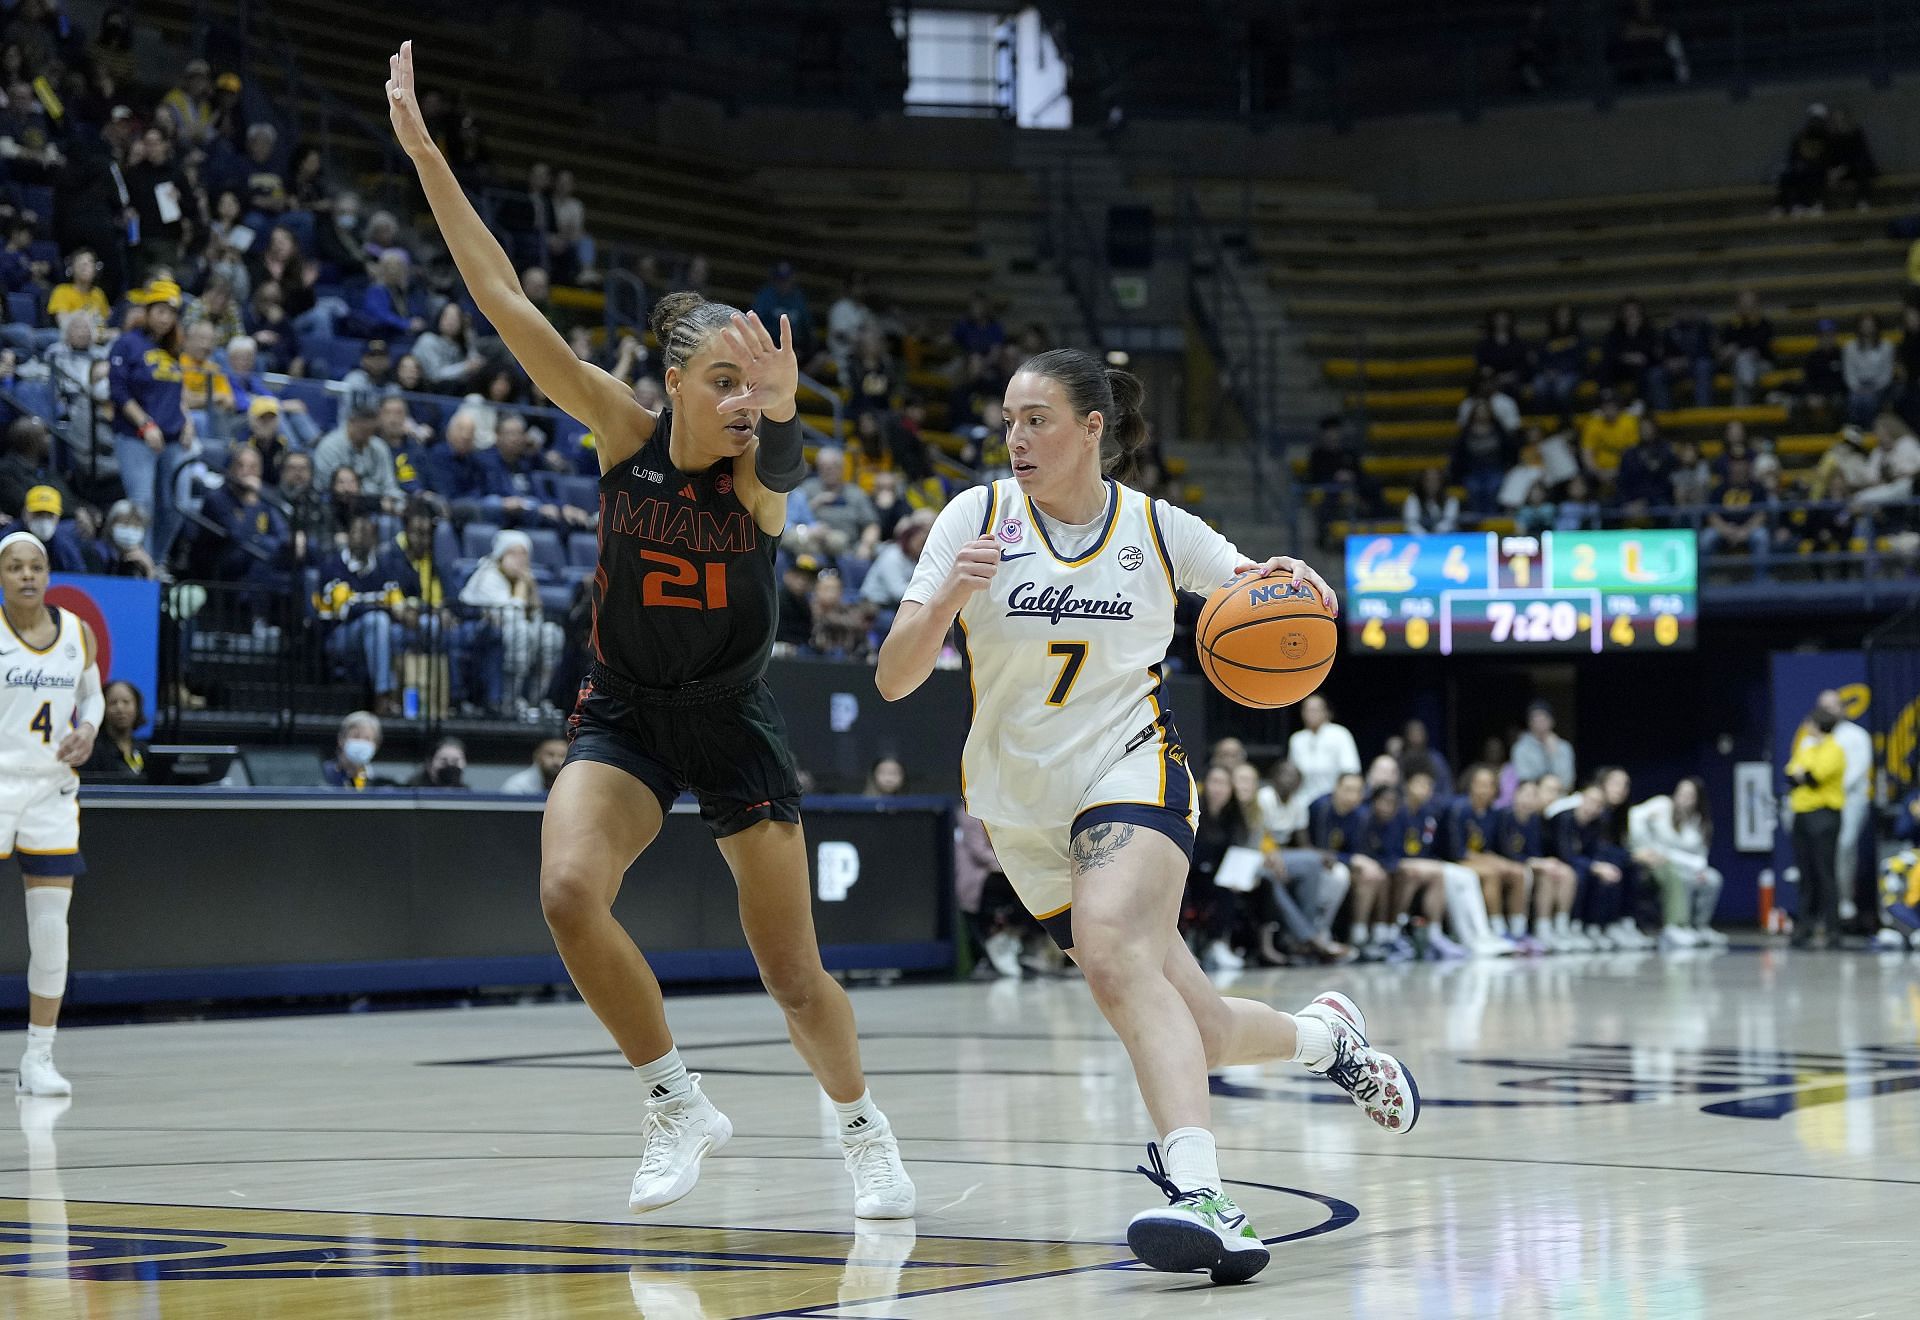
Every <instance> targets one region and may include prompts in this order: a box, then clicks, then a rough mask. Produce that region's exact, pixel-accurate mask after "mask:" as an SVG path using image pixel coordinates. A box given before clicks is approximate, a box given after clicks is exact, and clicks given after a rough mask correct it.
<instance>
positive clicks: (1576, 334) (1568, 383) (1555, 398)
mask: <svg viewBox="0 0 1920 1320" xmlns="http://www.w3.org/2000/svg"><path fill="white" fill-rule="evenodd" d="M1589 351H1590V350H1589V348H1588V345H1587V336H1586V333H1585V332H1584V331H1583V330H1582V329H1581V328H1580V315H1579V313H1578V312H1576V311H1574V309H1573V304H1572V303H1561V304H1560V305H1559V306H1558V307H1556V308H1554V309H1553V314H1552V316H1550V317H1549V318H1548V320H1547V335H1546V338H1545V339H1543V340H1542V341H1541V342H1540V349H1539V352H1538V353H1537V354H1536V356H1535V363H1536V366H1537V367H1538V370H1537V371H1536V372H1535V373H1534V377H1533V397H1534V400H1535V402H1536V403H1539V404H1542V405H1546V406H1550V407H1551V408H1552V409H1553V410H1554V412H1555V413H1557V414H1558V415H1559V416H1561V417H1571V416H1572V415H1573V399H1574V394H1575V392H1576V391H1578V390H1579V388H1580V383H1581V382H1582V381H1584V380H1585V379H1586V378H1587V357H1588V354H1589Z"/></svg>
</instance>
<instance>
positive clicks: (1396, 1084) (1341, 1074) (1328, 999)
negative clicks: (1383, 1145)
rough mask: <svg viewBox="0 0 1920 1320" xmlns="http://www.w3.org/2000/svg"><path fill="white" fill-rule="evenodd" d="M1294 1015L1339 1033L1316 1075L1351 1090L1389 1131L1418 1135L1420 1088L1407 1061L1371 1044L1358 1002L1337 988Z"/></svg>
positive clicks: (1362, 1107) (1364, 1110)
mask: <svg viewBox="0 0 1920 1320" xmlns="http://www.w3.org/2000/svg"><path fill="white" fill-rule="evenodd" d="M1294 1016H1295V1017H1304V1018H1316V1019H1318V1020H1319V1021H1321V1022H1324V1023H1326V1024H1327V1029H1328V1030H1329V1031H1331V1032H1332V1033H1333V1056H1332V1058H1331V1059H1329V1060H1328V1061H1327V1062H1326V1063H1325V1064H1324V1065H1323V1066H1322V1067H1319V1068H1314V1069H1312V1070H1311V1071H1313V1072H1317V1073H1319V1074H1320V1075H1321V1076H1322V1077H1325V1078H1326V1079H1327V1080H1328V1081H1330V1082H1332V1083H1333V1084H1334V1085H1335V1086H1337V1087H1339V1088H1340V1089H1341V1090H1343V1091H1345V1092H1346V1093H1347V1095H1348V1096H1349V1097H1350V1098H1351V1099H1352V1100H1353V1103H1354V1104H1356V1105H1358V1106H1359V1107H1360V1110H1361V1112H1362V1113H1364V1114H1366V1116H1367V1117H1368V1118H1370V1119H1372V1120H1373V1121H1374V1122H1376V1123H1378V1124H1379V1125H1380V1126H1381V1127H1383V1128H1385V1129H1386V1130H1387V1131H1389V1132H1395V1133H1402V1134H1404V1133H1408V1132H1411V1131H1413V1125H1414V1124H1415V1123H1418V1122H1419V1121H1420V1088H1419V1086H1418V1085H1417V1084H1415V1082H1414V1080H1413V1074H1412V1073H1411V1072H1410V1071H1408V1069H1407V1066H1406V1065H1405V1064H1404V1063H1401V1062H1400V1060H1398V1059H1396V1058H1394V1057H1393V1056H1392V1055H1391V1054H1388V1053H1387V1052H1386V1051H1384V1050H1376V1049H1375V1048H1373V1046H1371V1045H1369V1044H1368V1043H1367V1019H1366V1018H1365V1017H1364V1016H1363V1015H1362V1014H1361V1012H1360V1008H1359V1006H1358V1005H1357V1004H1355V1003H1354V1002H1353V1001H1352V1000H1351V999H1349V998H1347V997H1346V996H1345V995H1343V994H1341V993H1340V992H1339V991H1337V990H1327V991H1324V992H1322V993H1321V994H1318V995H1316V996H1314V1000H1313V1002H1312V1003H1311V1004H1308V1005H1307V1006H1306V1007H1305V1008H1303V1009H1300V1010H1299V1011H1298V1012H1296V1013H1295V1014H1294Z"/></svg>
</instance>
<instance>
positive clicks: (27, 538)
mask: <svg viewBox="0 0 1920 1320" xmlns="http://www.w3.org/2000/svg"><path fill="white" fill-rule="evenodd" d="M14 544H24V545H30V546H32V547H33V548H34V549H35V550H38V551H39V552H40V557H41V558H42V559H45V558H46V557H47V547H46V546H44V545H42V544H41V542H40V538H39V537H37V536H35V535H34V534H33V533H32V532H8V533H7V534H6V535H5V536H0V556H5V554H6V553H7V547H8V546H10V545H14Z"/></svg>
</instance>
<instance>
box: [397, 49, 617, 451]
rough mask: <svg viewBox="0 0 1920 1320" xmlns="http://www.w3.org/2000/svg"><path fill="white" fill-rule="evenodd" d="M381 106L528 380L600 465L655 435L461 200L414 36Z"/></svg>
mask: <svg viewBox="0 0 1920 1320" xmlns="http://www.w3.org/2000/svg"><path fill="white" fill-rule="evenodd" d="M387 108H388V111H389V112H390V114H391V116H392V119H393V132H394V136H395V137H397V138H398V139H399V140H400V146H401V147H402V149H404V150H405V151H406V153H407V156H408V158H409V159H411V160H412V161H413V165H414V168H415V169H416V170H418V171H419V173H420V187H421V189H422V191H424V192H425V193H426V195H427V205H428V206H430V207H432V208H433V218H434V220H435V222H436V223H438V224H439V226H440V236H441V238H442V239H443V240H445V242H446V245H447V250H448V251H449V252H451V253H452V254H453V263H454V265H456V266H458V267H459V268H460V278H461V279H462V280H464V281H465V282H466V286H467V291H468V292H469V293H471V294H472V295H473V300H474V302H475V303H476V304H478V305H479V308H480V310H481V311H482V312H483V313H485V314H486V318H487V320H489V321H491V322H492V323H493V328H494V329H495V330H496V331H497V332H498V333H499V335H500V339H501V341H502V342H503V343H505V344H506V346H507V349H508V351H509V352H511V353H512V354H513V356H514V358H515V360H516V361H518V362H519V363H520V365H521V367H523V368H524V369H525V370H526V373H527V375H528V376H529V377H531V378H532V380H533V383H534V384H536V385H538V386H539V387H540V389H541V391H542V392H543V393H544V394H545V395H546V396H547V397H548V398H549V399H552V400H553V401H554V403H555V404H556V405H558V406H559V407H560V408H561V409H562V410H564V411H565V412H567V413H568V414H570V415H571V416H573V417H575V418H577V419H579V420H580V421H581V422H584V423H585V424H586V425H587V426H588V427H590V428H592V430H593V434H594V439H595V450H596V452H598V454H599V456H600V470H601V471H602V472H605V471H607V470H608V469H609V468H612V467H615V466H617V465H619V464H621V463H624V462H626V461H627V459H629V458H631V457H632V456H633V455H634V453H635V452H636V451H637V450H638V449H639V448H640V446H641V445H643V444H645V443H646V441H647V439H648V437H650V436H651V435H652V434H653V414H652V413H650V412H648V411H647V410H646V409H645V408H642V407H641V406H640V405H639V404H638V403H637V402H635V401H634V397H633V392H632V391H631V390H630V389H628V388H627V387H626V386H625V385H623V384H621V383H620V382H619V381H618V380H617V379H615V378H614V377H613V376H612V375H610V374H608V373H607V372H605V371H602V370H601V369H600V368H599V367H596V366H594V365H593V364H591V363H588V362H582V361H580V359H578V358H576V357H575V356H574V355H573V350H572V349H570V348H568V347H567V341H566V340H564V339H562V338H561V337H560V333H559V331H557V330H555V329H554V328H553V327H552V326H551V325H549V324H547V318H546V317H544V316H542V315H541V314H540V309H539V308H537V307H535V306H534V305H533V303H532V302H531V301H530V300H529V299H528V298H527V295H526V292H525V291H524V290H523V289H521V287H520V278H519V276H517V275H516V274H514V270H513V263H512V262H511V261H509V260H508V259H507V254H506V252H505V250H504V249H502V248H501V246H500V244H499V241H498V240H496V239H495V238H494V236H493V235H492V234H491V233H490V232H488V230H487V226H486V222H485V221H483V220H482V219H481V218H480V214H479V212H477V211H475V210H474V209H473V204H472V203H471V202H469V201H468V200H467V195H466V193H464V192H463V191H461V188H460V184H459V182H458V181H457V180H456V179H455V178H454V177H453V171H452V169H450V168H449V167H448V165H447V161H446V157H444V156H442V155H441V154H440V148H439V147H437V146H435V145H434V142H433V139H432V138H431V137H429V136H427V124H426V120H425V118H424V117H423V116H422V115H421V113H420V102H419V100H418V99H417V98H416V97H415V95H414V88H413V43H412V42H411V41H408V42H405V43H403V44H402V45H401V47H400V53H399V54H397V55H395V56H393V57H392V58H390V59H389V60H388V61H387Z"/></svg>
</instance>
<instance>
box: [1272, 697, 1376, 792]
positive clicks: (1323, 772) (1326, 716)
mask: <svg viewBox="0 0 1920 1320" xmlns="http://www.w3.org/2000/svg"><path fill="white" fill-rule="evenodd" d="M1300 723H1301V726H1302V727H1300V728H1298V729H1295V730H1294V732H1293V736H1292V737H1290V738H1289V739H1287V759H1288V760H1289V761H1291V762H1293V764H1294V767H1295V768H1296V769H1298V770H1299V771H1300V781H1301V784H1302V789H1301V791H1302V792H1304V793H1306V794H1307V800H1308V801H1309V802H1311V801H1313V800H1314V799H1315V798H1318V797H1320V796H1321V795H1322V794H1324V793H1331V792H1332V791H1333V786H1334V784H1335V782H1337V781H1338V780H1339V778H1340V776H1341V775H1343V774H1355V775H1357V774H1359V773H1360V749H1359V748H1358V747H1357V746H1355V745H1354V741H1353V734H1352V733H1351V732H1349V731H1348V730H1347V729H1346V727H1345V726H1344V725H1339V724H1335V723H1334V722H1333V711H1332V709H1331V708H1330V707H1329V706H1328V705H1327V699H1326V698H1325V697H1323V696H1320V695H1319V694H1318V693H1315V694H1314V695H1313V696H1310V697H1308V698H1307V699H1306V700H1305V701H1303V702H1301V703H1300Z"/></svg>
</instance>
